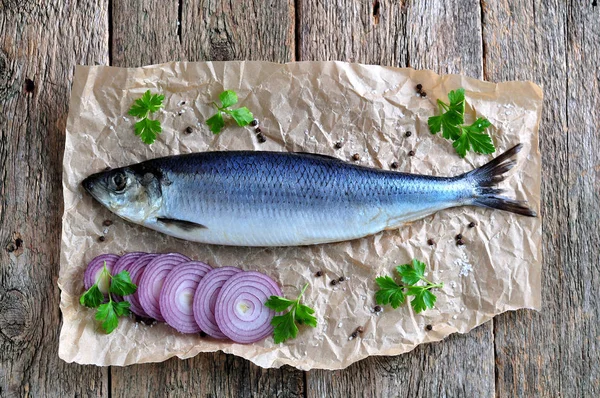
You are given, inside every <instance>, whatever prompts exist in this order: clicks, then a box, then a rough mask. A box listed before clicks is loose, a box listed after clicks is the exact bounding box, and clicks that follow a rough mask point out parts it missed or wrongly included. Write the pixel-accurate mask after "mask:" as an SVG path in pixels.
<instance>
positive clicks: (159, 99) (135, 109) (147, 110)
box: [128, 90, 165, 145]
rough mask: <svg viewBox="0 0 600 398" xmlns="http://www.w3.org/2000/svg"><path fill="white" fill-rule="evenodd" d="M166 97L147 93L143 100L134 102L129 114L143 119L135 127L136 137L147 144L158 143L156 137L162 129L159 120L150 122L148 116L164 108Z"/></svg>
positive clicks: (139, 99)
mask: <svg viewBox="0 0 600 398" xmlns="http://www.w3.org/2000/svg"><path fill="white" fill-rule="evenodd" d="M164 99H165V96H164V95H162V94H152V93H151V92H150V90H148V91H146V92H145V93H144V95H142V98H138V99H136V100H135V101H134V103H133V105H132V106H131V109H129V112H128V113H129V114H130V115H131V116H135V117H138V118H141V119H142V120H140V121H138V122H137V123H136V124H135V126H134V129H135V135H137V136H139V137H140V138H141V139H142V142H144V143H145V144H148V145H150V144H152V143H154V141H156V136H157V135H158V134H160V133H161V131H162V127H161V126H160V121H159V120H150V119H148V116H149V115H150V114H151V113H154V112H156V111H157V110H159V109H160V108H162V107H163V100H164Z"/></svg>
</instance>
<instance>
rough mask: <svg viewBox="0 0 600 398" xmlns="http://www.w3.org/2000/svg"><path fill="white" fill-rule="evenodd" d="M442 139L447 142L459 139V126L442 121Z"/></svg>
mask: <svg viewBox="0 0 600 398" xmlns="http://www.w3.org/2000/svg"><path fill="white" fill-rule="evenodd" d="M442 137H444V138H445V139H447V140H457V139H458V138H459V137H460V126H458V125H456V124H452V122H450V121H448V119H444V120H442Z"/></svg>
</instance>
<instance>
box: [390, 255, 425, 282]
mask: <svg viewBox="0 0 600 398" xmlns="http://www.w3.org/2000/svg"><path fill="white" fill-rule="evenodd" d="M396 270H397V271H398V273H399V274H400V276H402V282H404V283H406V284H407V285H414V284H415V283H417V282H418V281H420V280H421V279H422V278H423V275H424V274H425V264H424V263H422V262H420V261H419V260H417V259H413V260H412V265H411V264H404V265H399V266H398V267H396Z"/></svg>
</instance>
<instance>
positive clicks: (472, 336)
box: [298, 0, 494, 397]
mask: <svg viewBox="0 0 600 398" xmlns="http://www.w3.org/2000/svg"><path fill="white" fill-rule="evenodd" d="M374 3H378V4H379V6H378V14H379V21H378V23H375V20H374V18H373V15H372V14H373V8H377V6H375V7H374ZM299 11H300V12H299V18H300V20H299V22H298V26H299V31H298V34H299V38H298V41H299V43H300V55H301V58H300V60H307V59H339V60H344V61H345V60H352V61H356V62H362V63H377V64H383V65H394V66H412V67H415V68H429V69H433V70H435V71H437V72H439V73H464V74H467V75H470V76H473V77H479V78H481V77H482V62H483V58H482V48H481V40H482V39H481V25H480V8H479V2H477V1H452V0H446V1H443V2H428V1H422V0H414V1H410V2H409V1H401V2H394V1H379V2H355V1H345V0H337V1H333V2H327V3H323V2H320V1H316V0H303V1H301V2H300V7H299ZM306 388H307V393H308V396H310V397H322V396H327V397H348V396H365V397H379V396H394V397H403V396H477V397H484V396H491V395H493V392H494V351H493V334H492V323H491V322H488V323H486V324H484V325H482V326H480V327H478V328H476V329H475V330H473V331H472V332H471V333H469V334H466V335H455V336H451V337H450V338H448V339H446V340H445V341H444V342H442V343H438V344H429V345H425V346H420V347H417V348H416V349H415V350H414V351H413V352H411V353H409V354H405V355H401V356H398V357H372V358H368V359H366V360H364V361H361V362H359V363H357V364H354V365H352V366H350V367H349V368H347V369H345V370H342V371H335V372H327V371H311V372H308V373H307V387H306Z"/></svg>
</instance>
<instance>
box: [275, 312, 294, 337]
mask: <svg viewBox="0 0 600 398" xmlns="http://www.w3.org/2000/svg"><path fill="white" fill-rule="evenodd" d="M271 325H273V326H274V327H275V329H274V330H273V339H274V340H275V344H279V343H283V342H284V341H286V340H287V339H295V338H296V336H298V326H296V323H295V322H294V314H293V313H292V312H291V311H290V312H288V313H286V314H284V315H279V316H275V317H273V319H272V320H271Z"/></svg>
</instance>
